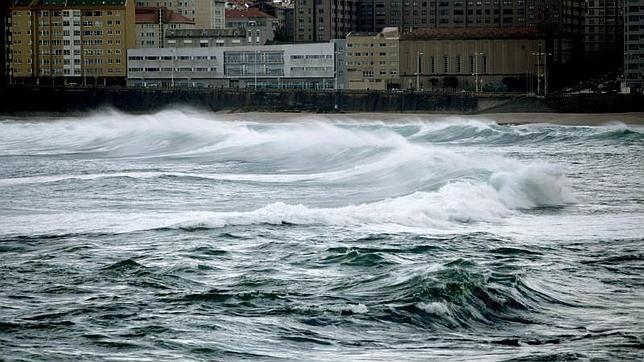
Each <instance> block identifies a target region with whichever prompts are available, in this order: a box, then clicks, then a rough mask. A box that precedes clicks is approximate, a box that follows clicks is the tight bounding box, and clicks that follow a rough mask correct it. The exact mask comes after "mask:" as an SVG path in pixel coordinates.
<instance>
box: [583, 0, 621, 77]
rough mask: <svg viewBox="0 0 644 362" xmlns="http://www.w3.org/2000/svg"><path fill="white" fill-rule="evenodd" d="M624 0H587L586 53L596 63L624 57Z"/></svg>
mask: <svg viewBox="0 0 644 362" xmlns="http://www.w3.org/2000/svg"><path fill="white" fill-rule="evenodd" d="M623 1H624V0H587V1H586V12H585V15H584V53H585V58H586V60H587V61H591V62H593V63H595V64H603V65H606V64H607V63H612V64H613V65H614V66H617V65H618V63H621V58H622V54H623V52H622V45H623V42H622V36H623V26H624V25H623V22H624V20H623V19H624V18H623Z"/></svg>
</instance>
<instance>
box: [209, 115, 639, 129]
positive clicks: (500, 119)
mask: <svg viewBox="0 0 644 362" xmlns="http://www.w3.org/2000/svg"><path fill="white" fill-rule="evenodd" d="M216 114H217V116H216V117H217V118H219V119H224V120H244V121H256V122H261V121H264V120H266V119H271V120H272V121H274V120H275V119H276V118H279V119H281V120H283V121H286V122H288V121H293V120H302V119H303V118H310V119H312V120H314V119H316V118H317V117H319V118H320V119H322V118H324V119H326V120H328V119H329V118H331V119H334V120H339V121H347V122H351V121H367V120H371V121H383V122H387V121H401V120H410V121H450V120H463V119H467V120H480V121H492V122H496V123H498V124H509V125H511V124H516V125H523V124H541V123H549V124H558V125H568V126H600V125H607V124H613V123H622V124H627V125H644V112H633V113H490V114H480V115H467V114H462V115H459V114H438V113H338V114H333V113H324V114H318V113H288V112H278V113H271V112H248V113H243V112H242V113H236V112H233V113H230V112H225V113H224V112H222V113H216Z"/></svg>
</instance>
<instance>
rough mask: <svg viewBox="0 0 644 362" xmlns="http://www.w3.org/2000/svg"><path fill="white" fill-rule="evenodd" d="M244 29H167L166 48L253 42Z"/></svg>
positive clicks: (218, 45)
mask: <svg viewBox="0 0 644 362" xmlns="http://www.w3.org/2000/svg"><path fill="white" fill-rule="evenodd" d="M252 40H253V39H250V40H249V37H248V36H247V32H246V29H189V30H186V29H184V30H179V29H177V30H168V31H167V32H166V36H165V47H166V48H196V47H199V48H212V47H231V46H242V45H253V44H255V43H254V42H253V41H252Z"/></svg>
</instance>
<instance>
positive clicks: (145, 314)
mask: <svg viewBox="0 0 644 362" xmlns="http://www.w3.org/2000/svg"><path fill="white" fill-rule="evenodd" d="M235 117H236V118H237V120H236V121H234V122H233V121H231V119H232V118H234V117H231V116H228V117H227V118H226V120H222V119H221V116H217V115H213V114H204V113H198V112H191V111H185V110H183V111H180V110H172V111H164V112H161V113H158V114H154V115H140V116H130V115H123V114H119V113H115V112H103V113H97V114H94V115H91V116H86V117H78V118H65V119H6V118H5V119H4V120H3V121H1V122H0V353H1V358H3V359H9V360H11V359H54V360H59V359H74V360H76V359H79V358H80V359H135V358H136V359H144V360H145V359H147V360H176V359H181V360H207V359H214V360H238V359H262V360H265V359H286V360H294V359H299V360H328V359H332V358H333V359H338V360H358V359H362V360H427V359H444V358H449V359H467V360H470V359H471V360H474V359H476V360H480V359H489V360H505V359H515V358H516V359H522V360H523V359H544V360H558V359H588V358H603V359H609V360H615V359H627V360H634V359H640V358H643V350H644V349H643V347H644V242H643V240H642V239H643V238H644V208H643V205H644V187H643V182H644V181H643V180H644V174H643V171H644V169H643V168H644V166H643V165H644V156H643V151H644V136H643V134H642V128H638V127H634V126H623V125H621V126H620V125H612V126H602V127H563V126H554V125H533V126H499V125H496V124H494V123H491V122H481V121H474V120H468V119H466V118H455V117H446V118H445V119H444V121H440V122H428V121H423V120H422V118H416V117H409V116H401V117H400V118H399V119H398V120H395V121H388V122H378V121H377V120H366V119H362V120H356V119H351V118H350V117H342V118H340V117H339V116H304V115H303V116H301V117H300V118H295V119H292V120H291V121H290V122H284V123H283V122H281V119H280V116H279V115H270V114H269V115H266V116H265V117H264V119H263V120H262V122H251V121H248V120H247V119H245V117H244V115H239V116H235ZM562 117H563V116H562ZM374 118H376V117H374Z"/></svg>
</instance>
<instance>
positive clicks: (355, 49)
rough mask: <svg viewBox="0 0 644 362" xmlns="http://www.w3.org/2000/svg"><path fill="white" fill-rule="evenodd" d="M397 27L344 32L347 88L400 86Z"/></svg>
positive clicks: (380, 88)
mask: <svg viewBox="0 0 644 362" xmlns="http://www.w3.org/2000/svg"><path fill="white" fill-rule="evenodd" d="M399 40H400V36H399V32H398V28H385V29H383V31H382V32H381V33H349V35H347V82H348V84H347V87H348V89H378V90H384V89H396V88H400V84H399V83H400V82H399V77H400V76H399V72H400V61H399V56H400V49H399V47H400V42H399Z"/></svg>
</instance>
